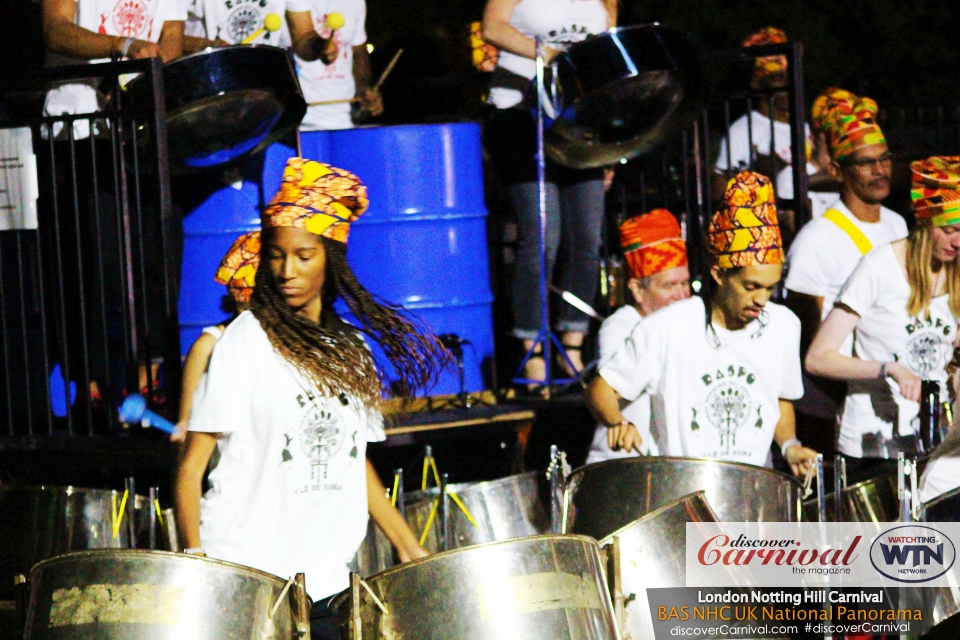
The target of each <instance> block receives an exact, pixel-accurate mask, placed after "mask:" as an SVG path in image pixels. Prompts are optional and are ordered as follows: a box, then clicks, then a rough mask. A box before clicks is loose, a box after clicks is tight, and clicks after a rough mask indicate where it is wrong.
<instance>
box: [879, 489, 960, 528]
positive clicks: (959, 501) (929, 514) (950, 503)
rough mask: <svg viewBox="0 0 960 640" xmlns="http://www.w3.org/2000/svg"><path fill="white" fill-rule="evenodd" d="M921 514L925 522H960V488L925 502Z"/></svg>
mask: <svg viewBox="0 0 960 640" xmlns="http://www.w3.org/2000/svg"><path fill="white" fill-rule="evenodd" d="M894 490H896V486H894ZM921 513H922V516H921V518H920V519H921V520H923V521H924V522H960V487H958V488H956V489H954V490H953V491H947V492H946V493H941V494H940V495H939V496H937V497H936V498H934V499H933V500H930V501H929V502H925V503H924V504H923V511H922V512H921ZM890 522H892V521H890Z"/></svg>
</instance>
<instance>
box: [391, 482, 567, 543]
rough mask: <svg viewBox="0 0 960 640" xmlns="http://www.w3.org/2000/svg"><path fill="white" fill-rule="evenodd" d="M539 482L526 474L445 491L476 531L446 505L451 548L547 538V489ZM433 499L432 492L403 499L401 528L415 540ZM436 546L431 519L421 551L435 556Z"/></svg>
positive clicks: (434, 491) (436, 492) (437, 522)
mask: <svg viewBox="0 0 960 640" xmlns="http://www.w3.org/2000/svg"><path fill="white" fill-rule="evenodd" d="M540 478H543V474H542V473H539V472H536V471H531V472H530V473H524V474H521V475H517V476H508V477H506V478H500V479H499V480H491V481H488V482H477V483H463V484H452V485H448V488H449V490H450V491H453V492H454V493H456V494H457V497H458V498H460V500H461V502H463V504H464V505H465V506H466V507H467V509H468V510H469V511H470V515H472V516H473V519H474V520H475V521H476V523H477V525H478V526H476V527H475V526H473V524H472V523H471V522H470V521H469V520H468V519H467V516H466V515H464V513H463V511H461V510H460V508H459V507H458V506H457V505H456V504H455V503H454V501H453V499H450V500H449V501H448V504H449V510H448V513H449V515H448V522H449V526H450V543H451V545H452V548H459V547H466V546H470V545H474V544H481V543H484V542H494V541H497V540H510V539H512V538H524V537H526V536H534V535H537V534H540V533H548V532H549V531H550V508H549V488H548V487H547V486H546V485H547V483H546V480H545V479H544V480H542V481H541V480H540ZM439 494H440V490H439V489H437V488H434V489H430V490H427V491H417V492H413V493H408V494H407V496H406V506H407V522H408V523H410V526H411V527H412V528H413V530H414V531H415V532H416V533H417V534H418V535H419V534H420V533H422V532H423V529H424V527H426V525H427V520H428V518H429V517H430V510H431V507H432V506H433V503H434V501H435V500H436V499H437V496H438V495H439ZM440 540H441V524H440V518H439V516H435V517H434V521H433V525H432V526H431V528H430V533H428V534H427V538H426V540H425V541H424V545H423V546H424V548H426V549H427V550H428V551H430V552H431V553H436V552H437V551H440V548H441V545H440Z"/></svg>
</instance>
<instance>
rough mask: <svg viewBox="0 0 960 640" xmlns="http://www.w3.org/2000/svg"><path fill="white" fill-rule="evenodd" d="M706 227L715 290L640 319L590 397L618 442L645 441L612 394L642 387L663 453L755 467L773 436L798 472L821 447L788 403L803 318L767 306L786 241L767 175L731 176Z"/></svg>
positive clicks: (795, 383) (794, 386)
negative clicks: (813, 445)
mask: <svg viewBox="0 0 960 640" xmlns="http://www.w3.org/2000/svg"><path fill="white" fill-rule="evenodd" d="M708 235H709V245H710V249H711V253H712V254H713V257H714V262H713V266H712V268H711V271H710V275H711V283H712V286H711V288H714V287H715V289H716V290H715V293H711V292H709V291H708V292H706V295H705V296H704V298H699V297H695V298H690V299H688V300H683V301H681V302H677V303H674V304H672V305H670V306H668V307H667V308H665V309H661V310H660V311H657V312H656V313H653V314H651V315H649V316H647V317H646V318H644V320H643V322H641V323H639V324H638V325H637V326H636V328H635V329H634V330H633V332H632V333H631V335H630V337H629V339H628V340H627V341H626V343H625V345H624V348H623V349H622V350H620V351H619V352H618V353H617V354H616V355H614V357H613V358H612V359H611V360H610V361H609V362H607V363H606V364H605V365H603V366H601V368H600V375H599V376H598V377H596V378H595V379H594V380H593V381H591V383H590V385H589V386H588V388H587V404H588V406H589V407H590V409H591V411H592V412H593V414H594V416H595V417H596V418H597V419H598V420H599V421H600V422H601V424H603V425H605V426H606V427H607V428H608V442H609V444H610V446H611V448H613V449H626V450H635V449H638V448H639V446H640V445H641V436H640V434H639V432H638V430H637V428H636V426H635V425H633V424H631V423H630V421H629V420H627V419H626V418H624V416H623V414H622V413H621V411H620V407H619V400H620V398H624V399H627V400H632V399H636V398H638V397H639V396H640V395H641V394H643V393H648V394H649V395H650V396H651V398H652V406H653V415H652V417H651V430H652V431H655V432H659V433H658V436H659V437H660V438H662V442H663V443H664V446H663V447H661V450H660V453H661V454H664V455H673V456H685V457H707V458H718V459H722V460H731V461H737V462H744V463H748V464H754V465H760V466H762V465H765V464H767V463H768V459H769V456H770V444H771V442H772V441H775V442H776V443H777V444H778V445H779V446H780V449H781V451H782V452H783V455H784V458H785V459H786V461H787V463H788V464H789V465H790V466H791V468H792V470H793V471H794V473H802V472H804V471H805V470H806V469H807V468H808V467H809V464H810V461H811V460H813V459H814V458H815V457H816V452H815V451H813V450H812V449H808V448H806V447H804V446H803V445H802V444H801V443H800V442H799V441H798V440H797V439H796V434H795V429H794V415H793V405H792V404H791V402H792V401H793V400H796V399H797V398H799V397H800V396H801V395H802V394H803V385H802V383H801V381H800V322H799V321H798V320H797V318H796V316H794V315H793V314H792V313H791V312H790V311H789V310H788V309H786V308H784V307H782V306H780V305H777V304H773V303H770V297H771V295H772V294H773V291H774V289H775V288H776V286H777V284H778V283H779V281H780V276H781V272H782V266H781V265H782V262H783V250H782V248H781V246H782V240H781V237H780V229H779V227H778V225H777V209H776V205H775V204H774V192H773V185H772V184H771V182H770V180H769V178H766V177H765V176H762V175H760V174H757V173H753V172H750V171H744V172H741V173H739V174H737V176H736V177H734V178H733V179H732V180H731V181H730V184H729V185H728V187H727V190H726V193H725V194H724V203H723V205H722V208H721V209H720V210H719V211H718V212H717V213H716V214H715V215H714V218H713V221H712V222H711V224H710V229H709V231H708ZM658 442H659V441H658Z"/></svg>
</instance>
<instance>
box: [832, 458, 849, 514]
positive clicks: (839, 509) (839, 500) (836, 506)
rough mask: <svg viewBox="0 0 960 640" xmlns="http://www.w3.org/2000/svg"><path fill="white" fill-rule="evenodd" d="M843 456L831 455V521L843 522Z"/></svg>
mask: <svg viewBox="0 0 960 640" xmlns="http://www.w3.org/2000/svg"><path fill="white" fill-rule="evenodd" d="M844 466H845V465H844V459H843V456H841V455H840V454H837V455H835V456H833V521H834V522H843V490H844V488H845V487H844V484H845V483H844V480H845V477H844V476H845V475H846V474H845V473H843V471H844V470H845V469H844Z"/></svg>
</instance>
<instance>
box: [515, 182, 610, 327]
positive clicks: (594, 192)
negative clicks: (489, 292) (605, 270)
mask: <svg viewBox="0 0 960 640" xmlns="http://www.w3.org/2000/svg"><path fill="white" fill-rule="evenodd" d="M591 178H592V176H591ZM507 200H508V202H509V203H510V207H511V208H512V209H513V211H514V213H515V215H516V217H517V226H518V227H519V238H518V249H517V257H516V270H515V273H514V281H513V317H514V330H513V335H514V336H515V337H517V338H521V339H525V340H532V339H534V338H536V337H537V333H538V331H539V330H540V326H541V320H540V306H541V304H540V285H539V276H540V247H539V235H540V214H539V193H538V191H537V183H536V182H518V183H515V184H512V185H510V186H508V187H507ZM603 207H604V191H603V181H602V180H596V179H588V180H583V181H580V182H569V183H560V184H557V183H554V182H548V183H547V235H546V248H547V251H546V254H547V255H546V257H547V274H548V276H549V278H548V279H552V278H553V277H554V276H555V277H556V280H557V284H558V286H559V287H560V288H562V289H565V290H567V291H569V292H571V293H573V294H574V295H576V296H577V297H579V298H581V299H582V300H584V301H585V302H587V304H591V305H592V304H594V298H595V297H596V294H597V282H598V279H599V273H600V233H601V230H602V227H603ZM561 247H562V248H563V251H562V252H561V260H560V264H559V273H557V274H554V266H555V265H557V254H558V251H559V250H560V248H561ZM557 309H558V313H557V314H556V316H557V317H556V318H554V323H553V324H554V327H553V328H554V329H555V330H556V331H560V332H565V331H578V332H584V333H585V332H586V331H587V329H588V328H589V326H590V319H589V317H588V316H587V315H586V314H584V313H583V312H582V311H579V310H578V309H576V308H574V307H573V306H571V305H570V304H569V303H567V302H563V301H561V302H560V303H559V305H558V307H557Z"/></svg>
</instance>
